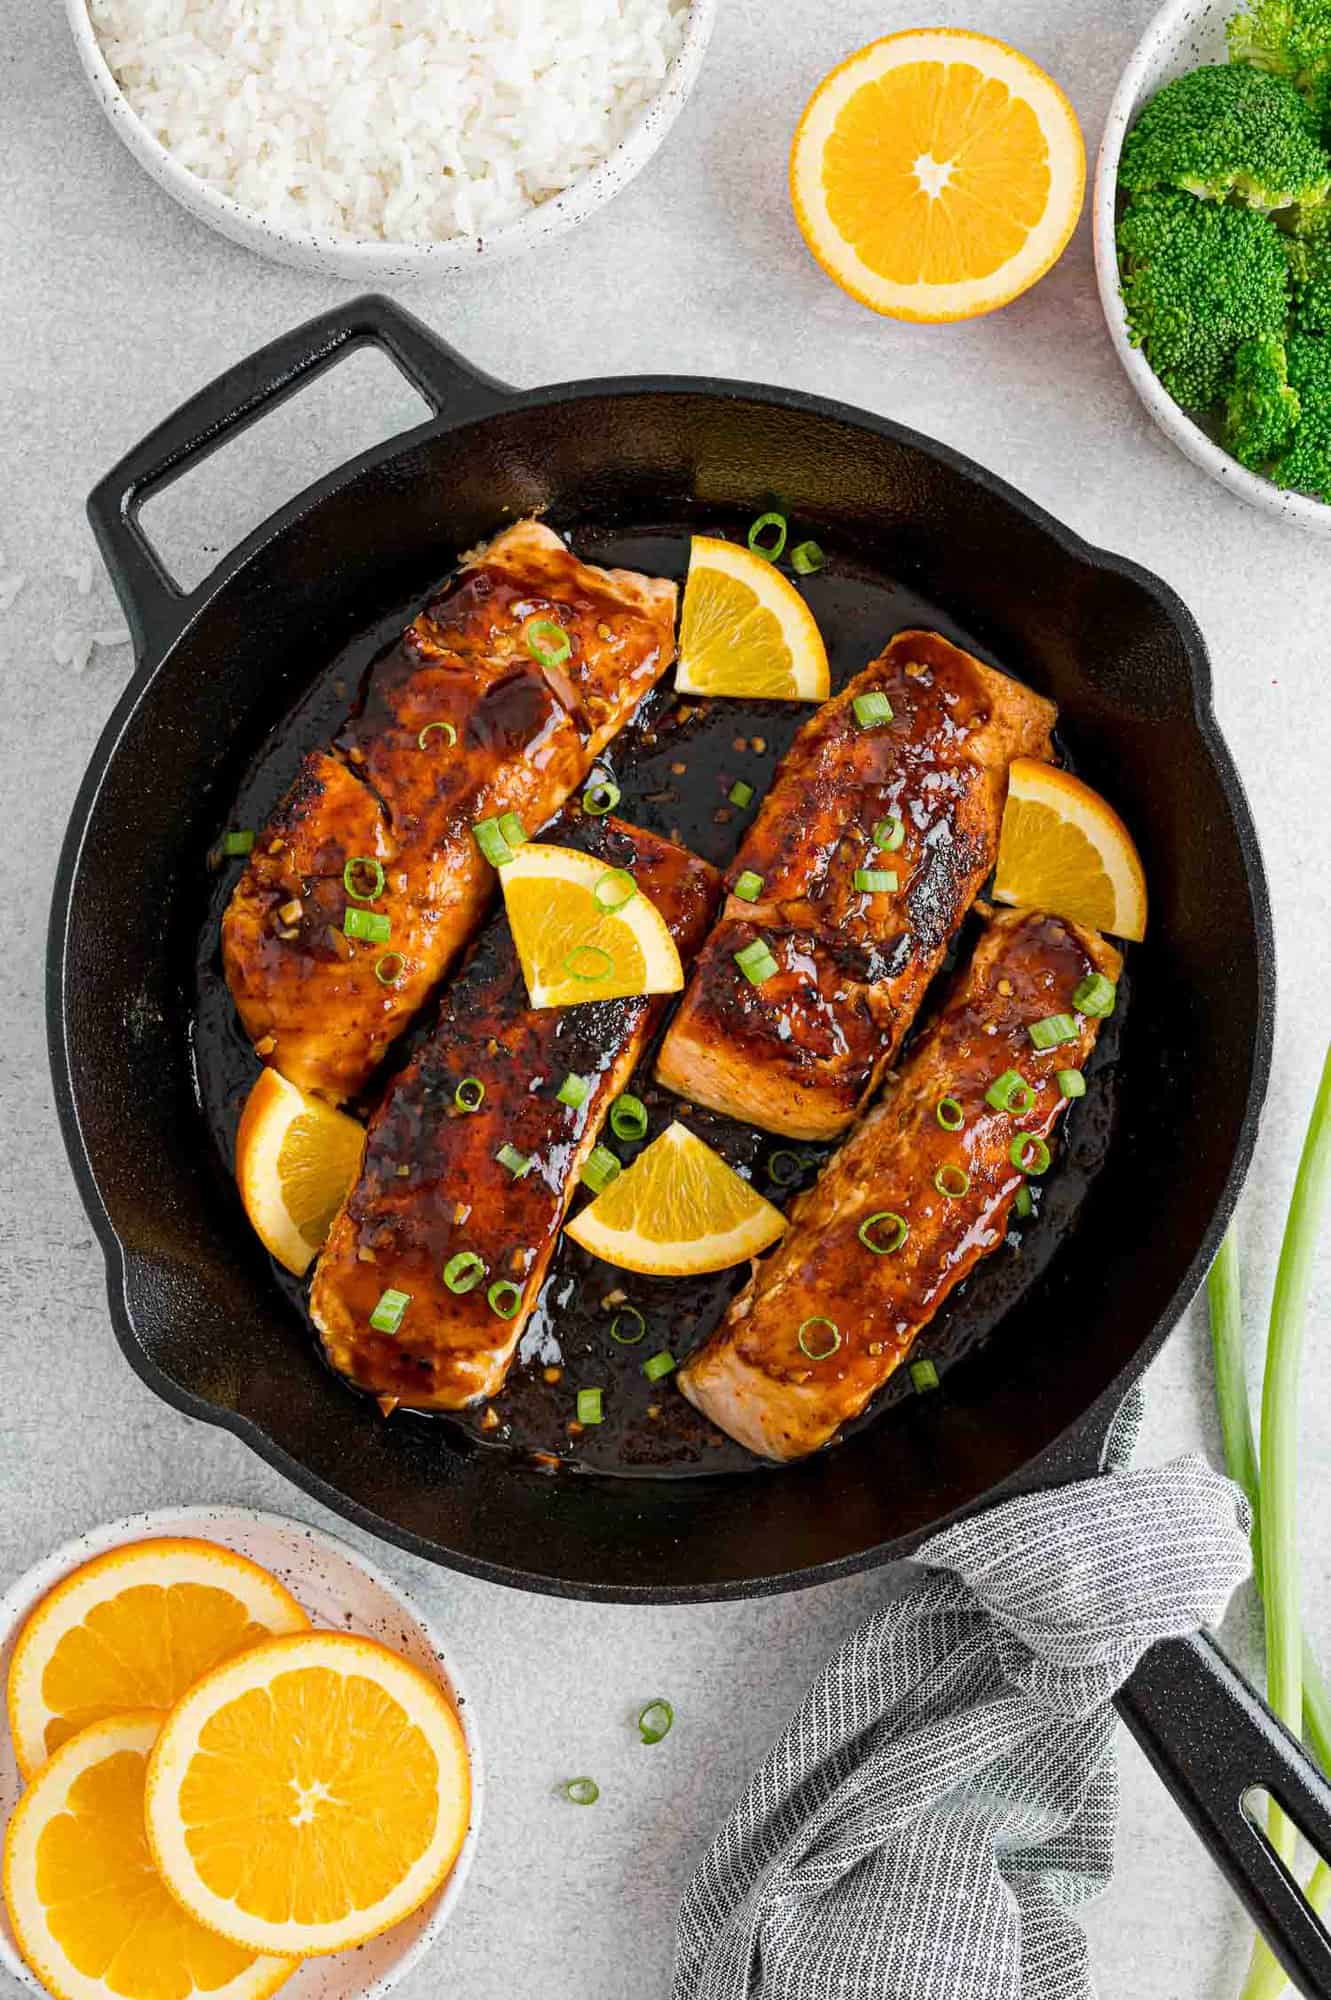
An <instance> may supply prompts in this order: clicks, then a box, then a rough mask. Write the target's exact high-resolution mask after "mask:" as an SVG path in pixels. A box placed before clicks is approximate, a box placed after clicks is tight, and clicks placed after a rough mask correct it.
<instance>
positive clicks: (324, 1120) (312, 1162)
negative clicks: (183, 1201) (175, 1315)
mask: <svg viewBox="0 0 1331 2000" xmlns="http://www.w3.org/2000/svg"><path fill="white" fill-rule="evenodd" d="M364 1147H365V1130H364V1127H363V1126H361V1125H358V1124H357V1123H356V1120H355V1119H354V1118H348V1116H347V1114H346V1112H345V1111H335V1110H334V1109H333V1107H332V1105H331V1104H325V1103H324V1102H323V1100H322V1099H321V1098H318V1097H311V1096H310V1095H309V1094H308V1092H307V1091H304V1090H298V1089H297V1088H296V1086H295V1084H294V1083H288V1082H287V1080H286V1078H285V1077H284V1076H279V1075H278V1073H277V1071H276V1070H275V1069H266V1070H264V1071H263V1072H262V1074H261V1075H260V1076H259V1078H258V1079H257V1081H256V1082H255V1085H254V1088H253V1089H252V1090H251V1092H250V1094H249V1096H248V1097H247V1098H246V1100H245V1109H244V1110H243V1111H242V1113H241V1115H240V1126H239V1129H238V1131H237V1133H236V1184H237V1186H238V1187H239V1189H240V1198H241V1200H242V1201H243V1202H244V1204H245V1213H246V1215H247V1216H248V1217H249V1219H250V1226H251V1227H252V1229H253V1230H254V1232H255V1234H256V1236H258V1238H259V1240H260V1242H261V1243H262V1244H263V1247H264V1249H265V1250H267V1251H268V1252H269V1253H270V1255H272V1256H274V1257H276V1259H277V1261H278V1263H279V1264H285V1265H286V1267H287V1269H288V1271H294V1272H295V1274H296V1276H297V1277H300V1275H301V1274H302V1272H304V1271H305V1270H306V1269H307V1268H308V1266H309V1263H310V1259H311V1258H312V1257H313V1256H314V1254H315V1252H316V1251H317V1250H321V1249H322V1248H323V1245H324V1243H325V1241H326V1240H327V1237H328V1232H329V1230H330V1229H331V1228H332V1226H333V1217H334V1216H335V1215H336V1214H337V1211H338V1210H339V1208H341V1206H342V1204H343V1202H344V1201H345V1200H346V1198H347V1195H348V1194H349V1193H350V1191H351V1188H352V1186H353V1185H354V1183H355V1179H356V1176H357V1174H358V1173H359V1172H360V1162H361V1154H362V1152H363V1151H364Z"/></svg>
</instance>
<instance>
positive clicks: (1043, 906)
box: [994, 757, 1146, 939]
mask: <svg viewBox="0 0 1331 2000" xmlns="http://www.w3.org/2000/svg"><path fill="white" fill-rule="evenodd" d="M994 895H995V897H996V899H997V900H998V901H999V902H1000V903H1016V904H1018V905H1021V906H1023V907H1031V908H1034V909H1038V910H1051V911H1053V912H1054V914H1055V915H1056V916H1060V917H1071V918H1072V919H1073V920H1074V922H1076V923H1079V924H1087V925H1089V927H1090V928H1091V929H1092V930H1096V931H1108V932H1109V933H1110V934H1111V935H1112V936H1114V937H1121V938H1133V939H1137V938H1142V937H1144V936H1145V935H1146V876H1145V873H1144V871H1143V869H1142V864H1141V856H1140V855H1139V854H1138V852H1137V849H1136V847H1135V846H1134V845H1133V840H1132V835H1131V834H1130V833H1129V832H1128V829H1127V828H1126V827H1125V826H1124V824H1123V822H1122V820H1121V819H1120V818H1119V816H1118V814H1117V813H1116V812H1115V811H1114V809H1113V807H1112V806H1111V805H1109V804H1108V803H1107V802H1106V801H1105V800H1104V799H1102V798H1101V796H1100V794H1099V793H1098V792H1093V791H1092V790H1091V788H1090V786H1089V785H1084V784H1083V783H1082V782H1081V779H1080V778H1074V777H1073V775H1072V773H1071V772H1070V771H1060V770H1058V769H1057V768H1056V767H1055V766H1054V765H1053V764H1041V763H1039V762H1038V761H1037V760H1036V759H1035V758H1033V757H1017V758H1014V759H1013V763H1012V768H1011V770H1010V772H1009V774H1008V795H1007V804H1006V806H1005V807H1004V808H1003V830H1002V833H1001V834H1000V836H999V842H998V869H997V873H996V874H995V877H994Z"/></svg>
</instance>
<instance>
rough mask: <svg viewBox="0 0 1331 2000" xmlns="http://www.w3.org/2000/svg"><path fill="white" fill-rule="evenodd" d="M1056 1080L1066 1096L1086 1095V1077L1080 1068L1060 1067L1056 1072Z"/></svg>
mask: <svg viewBox="0 0 1331 2000" xmlns="http://www.w3.org/2000/svg"><path fill="white" fill-rule="evenodd" d="M1054 1082H1055V1083H1056V1084H1057V1085H1058V1087H1059V1090H1060V1092H1061V1093H1062V1095H1063V1096H1064V1097H1085V1095H1086V1079H1085V1077H1084V1076H1083V1075H1082V1073H1081V1071H1080V1070H1079V1069H1060V1070H1055V1072H1054Z"/></svg>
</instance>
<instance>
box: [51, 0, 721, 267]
mask: <svg viewBox="0 0 1331 2000" xmlns="http://www.w3.org/2000/svg"><path fill="white" fill-rule="evenodd" d="M66 6H67V10H68V14H69V20H70V25H71V27H72V29H73V33H74V40H75V44H76V46H77V48H78V51H79V55H80V58H81V60H82V62H83V67H84V69H85V70H86V71H87V74H88V79H89V81H90V83H91V84H92V87H93V91H94V92H95V94H96V96H97V99H98V101H99V103H100V104H101V106H102V109H103V110H104V111H105V113H106V115H107V117H108V118H109V119H110V121H111V123H112V125H113V126H114V128H115V130H116V131H117V132H118V133H119V135H120V137H121V139H123V141H124V143H125V145H126V146H127V147H128V148H129V150H130V152H131V153H132V154H133V155H134V157H135V159H136V160H138V162H139V164H140V165H141V166H143V167H146V168H147V170H148V172H149V173H150V174H151V175H152V176H153V178H154V180H156V181H158V182H160V184H161V185H162V186H163V187H164V188H165V189H166V191H167V193H168V194H170V195H173V196H174V197H175V199H176V200H177V201H178V202H179V203H180V204H181V205H182V207H184V208H187V209H188V210H189V211H190V213H191V214H192V215H196V216H197V217H198V218H199V220H200V221H202V222H206V223H208V224H209V225H210V226H211V227H212V228H214V229H217V230H220V231H221V233H222V234H223V235H224V236H229V237H230V238H231V239H232V241H233V242H236V243H243V244H245V245H246V246H247V247H248V248H249V249H251V250H257V251H258V252H259V253H260V255H262V256H266V257H272V258H275V259H276V260H277V261H278V262H279V263H283V264H295V265H298V266H300V267H301V268H302V269H305V270H317V271H324V272H330V273H333V274H334V275H337V276H339V277H344V278H349V279H352V280H355V281H356V282H362V281H364V280H367V279H368V280H370V281H372V282H376V283H383V282H387V281H391V280H393V279H395V278H422V277H429V276H430V275H432V274H438V275H440V276H442V275H444V274H445V273H446V272H451V271H457V270H462V269H465V268H466V267H467V266H468V265H471V264H475V263H477V262H478V261H479V260H480V259H482V258H490V259H493V258H496V257H508V256H512V255H513V254H514V253H515V252H517V251H519V250H525V249H527V248H529V247H530V246H531V245H533V244H535V243H539V242H541V241H543V240H544V239H545V238H546V237H548V236H553V235H556V234H558V233H559V232H560V231H561V230H565V229H570V228H572V227H573V226H574V224H576V223H579V222H581V221H583V220H584V219H585V218H586V217H587V216H588V215H590V214H591V213H592V212H593V210H595V209H598V208H600V207H601V206H602V205H603V204H604V203H605V202H607V201H609V200H610V198H611V197H612V196H613V195H615V194H617V193H618V191H619V190H620V188H622V187H624V186H626V185H627V183H628V182H629V181H631V180H632V178H633V176H634V175H635V174H636V173H637V172H638V171H639V169H640V168H641V167H642V166H643V165H644V164H645V163H646V161H647V160H649V159H650V158H651V155H652V154H653V153H654V152H655V151H656V148H657V147H658V146H659V145H660V144H661V141H662V140H663V139H664V138H665V135H666V133H667V132H668V131H669V129H670V127H671V125H672V124H673V123H674V120H675V117H676V116H677V114H678V112H679V110H680V108H681V106H682V105H683V103H684V100H685V99H686V97H687V96H688V94H689V92H690V90H691V89H692V88H693V84H694V82H695V81H696V79H697V76H698V72H699V70H700V68H701V66H702V59H703V55H704V53H705V51H706V48H707V42H708V39H709V37H710V35H711V30H712V24H713V21H714V19H715V16H716V8H717V0H66Z"/></svg>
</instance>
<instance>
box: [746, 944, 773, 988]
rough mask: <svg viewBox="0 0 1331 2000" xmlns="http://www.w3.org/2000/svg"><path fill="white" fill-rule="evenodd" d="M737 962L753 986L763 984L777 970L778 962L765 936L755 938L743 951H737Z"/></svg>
mask: <svg viewBox="0 0 1331 2000" xmlns="http://www.w3.org/2000/svg"><path fill="white" fill-rule="evenodd" d="M735 963H736V965H737V966H738V967H739V969H740V971H741V972H742V973H743V974H744V977H745V978H746V979H747V980H748V982H749V984H750V985H751V986H761V985H762V983H763V981H764V980H765V979H770V978H771V977H772V976H773V974H774V973H775V972H776V971H777V969H778V968H777V962H776V960H775V959H774V958H773V956H772V954H771V951H770V950H769V949H768V946H767V942H766V940H765V939H764V938H754V940H753V942H752V943H751V944H746V945H745V946H744V948H743V950H742V951H737V952H736V953H735Z"/></svg>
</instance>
